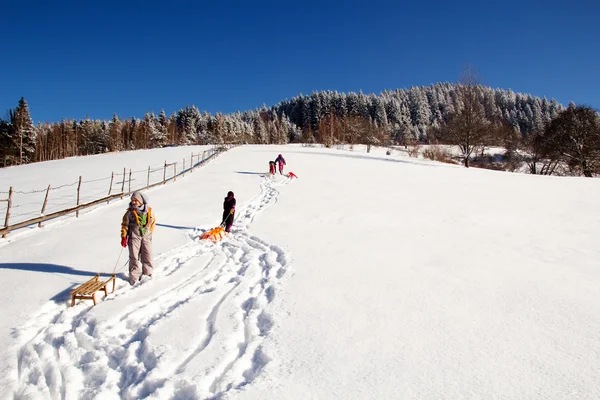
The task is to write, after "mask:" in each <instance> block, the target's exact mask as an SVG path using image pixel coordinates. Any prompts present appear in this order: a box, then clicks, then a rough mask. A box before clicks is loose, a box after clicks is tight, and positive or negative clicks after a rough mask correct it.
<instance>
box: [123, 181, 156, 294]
mask: <svg viewBox="0 0 600 400" xmlns="http://www.w3.org/2000/svg"><path fill="white" fill-rule="evenodd" d="M155 224H156V217H155V216H154V212H153V211H152V208H151V207H150V206H149V205H148V197H146V195H145V194H143V193H142V192H140V191H135V192H133V194H132V195H131V203H129V208H128V209H127V211H126V212H125V215H123V221H122V223H121V246H123V247H127V245H128V244H129V284H131V285H135V283H136V282H138V281H140V280H141V279H142V275H146V276H148V277H152V271H153V270H154V266H153V265H152V233H153V232H154V225H155ZM140 259H141V262H142V268H141V269H140V261H139V260H140Z"/></svg>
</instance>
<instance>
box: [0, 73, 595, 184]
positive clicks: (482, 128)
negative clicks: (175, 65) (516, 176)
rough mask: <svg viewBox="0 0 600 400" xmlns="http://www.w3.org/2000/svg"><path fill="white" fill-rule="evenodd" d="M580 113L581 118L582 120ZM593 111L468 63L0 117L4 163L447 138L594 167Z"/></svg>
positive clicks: (547, 168) (21, 105) (549, 162)
mask: <svg viewBox="0 0 600 400" xmlns="http://www.w3.org/2000/svg"><path fill="white" fill-rule="evenodd" d="M582 118H583V120H582ZM597 128H598V113H597V112H596V111H595V110H592V109H591V108H589V107H585V106H579V107H577V106H575V105H574V104H571V105H569V107H568V108H565V107H563V106H562V105H561V104H559V103H557V102H556V101H555V100H550V101H548V100H547V99H546V98H543V99H540V98H538V97H534V96H531V95H527V94H521V93H514V92H513V91H512V90H502V89H492V88H489V87H485V86H482V85H480V84H478V82H477V79H476V77H474V76H473V75H472V74H471V73H470V72H469V71H467V72H466V73H465V75H464V76H463V78H462V79H461V81H460V82H459V83H458V84H450V83H438V84H434V85H430V86H426V87H411V88H410V89H398V90H394V91H384V92H382V93H381V94H379V95H375V94H369V95H365V94H364V93H362V92H358V93H355V92H350V93H348V94H346V93H339V92H332V91H321V92H313V93H312V94H311V95H302V94H300V95H298V96H296V97H294V98H292V99H291V100H287V99H286V100H284V101H281V102H279V103H278V104H277V105H274V106H272V107H269V108H267V107H266V106H265V105H263V106H262V107H261V108H260V109H255V110H250V111H244V112H236V113H232V114H222V113H216V114H215V115H212V114H210V113H207V112H205V111H204V112H200V111H199V110H198V108H196V107H195V106H193V105H192V106H186V107H185V108H183V109H180V110H178V111H176V112H173V113H172V114H171V115H169V116H167V115H166V114H165V112H164V110H163V111H161V112H160V113H159V114H158V115H155V114H154V113H153V112H149V113H146V114H145V115H144V117H143V118H136V117H132V118H127V119H120V118H119V117H118V116H117V115H116V114H115V115H114V116H113V118H112V119H111V120H110V121H102V120H92V119H90V118H85V119H83V120H79V121H77V120H64V119H63V120H62V121H60V122H54V123H47V122H44V123H38V124H34V123H33V122H32V119H31V115H30V112H29V107H28V105H27V102H26V101H25V99H24V98H21V100H20V101H19V102H18V105H17V107H16V108H15V109H14V110H9V112H8V114H7V118H6V119H0V157H1V160H2V161H3V164H4V166H8V165H16V164H23V163H29V162H37V161H46V160H54V159H60V158H64V157H71V156H79V155H88V154H100V153H106V152H114V151H123V150H135V149H148V148H160V147H164V146H173V145H184V144H222V143H255V144H285V143H297V142H302V143H315V144H323V145H325V146H332V145H336V144H366V145H367V147H368V148H370V146H374V145H378V146H389V145H404V146H407V145H409V144H413V143H448V144H453V145H456V146H458V147H459V148H460V150H461V153H462V158H463V163H464V165H465V166H466V167H468V166H469V165H470V160H471V159H472V157H473V154H475V153H476V150H477V149H478V148H481V147H482V146H483V147H484V146H495V145H497V146H504V147H505V148H506V149H507V151H506V159H507V160H509V161H515V160H517V161H520V162H527V163H528V165H530V168H529V169H530V172H531V173H545V174H552V173H556V172H557V168H558V166H564V165H567V166H569V168H570V171H571V172H572V173H580V174H583V175H585V176H592V175H594V174H597V173H598V168H599V166H598V164H599V162H598V157H599V156H598V150H599V147H598V146H599V144H598V143H597V142H599V140H598V135H599V130H598V129H597Z"/></svg>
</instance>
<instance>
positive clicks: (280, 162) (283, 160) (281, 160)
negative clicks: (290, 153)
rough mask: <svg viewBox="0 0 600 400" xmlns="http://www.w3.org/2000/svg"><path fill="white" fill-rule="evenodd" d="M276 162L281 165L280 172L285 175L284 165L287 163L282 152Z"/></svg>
mask: <svg viewBox="0 0 600 400" xmlns="http://www.w3.org/2000/svg"><path fill="white" fill-rule="evenodd" d="M275 162H276V163H277V165H278V166H279V174H280V175H283V166H284V165H285V158H283V156H282V155H281V154H280V155H278V156H277V158H276V159H275Z"/></svg>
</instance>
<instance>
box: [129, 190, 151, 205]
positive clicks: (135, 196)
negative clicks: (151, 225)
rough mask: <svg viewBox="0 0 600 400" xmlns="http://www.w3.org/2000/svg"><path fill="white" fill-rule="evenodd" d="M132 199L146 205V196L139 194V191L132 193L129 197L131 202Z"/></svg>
mask: <svg viewBox="0 0 600 400" xmlns="http://www.w3.org/2000/svg"><path fill="white" fill-rule="evenodd" d="M133 199H137V200H138V201H139V202H140V203H142V204H148V197H146V195H145V194H143V193H142V192H140V191H139V190H136V191H135V192H133V194H132V195H131V200H133Z"/></svg>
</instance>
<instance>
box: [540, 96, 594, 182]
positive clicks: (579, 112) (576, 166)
mask: <svg viewBox="0 0 600 400" xmlns="http://www.w3.org/2000/svg"><path fill="white" fill-rule="evenodd" d="M537 149H538V150H539V151H540V152H541V153H542V154H544V156H546V157H547V158H550V159H554V160H557V161H560V162H563V163H565V164H566V165H568V166H569V167H570V168H571V169H572V170H574V171H576V172H578V173H581V174H583V175H584V176H586V177H592V176H593V175H594V173H600V117H599V115H598V112H597V111H596V110H594V109H592V108H591V107H587V106H575V105H574V104H570V105H569V107H568V108H567V109H566V110H564V111H563V112H561V113H560V114H559V115H558V116H557V117H556V118H555V119H553V120H552V121H551V122H550V124H549V125H548V127H547V128H546V129H545V131H544V135H543V136H541V137H540V138H539V141H538V142H537Z"/></svg>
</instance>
